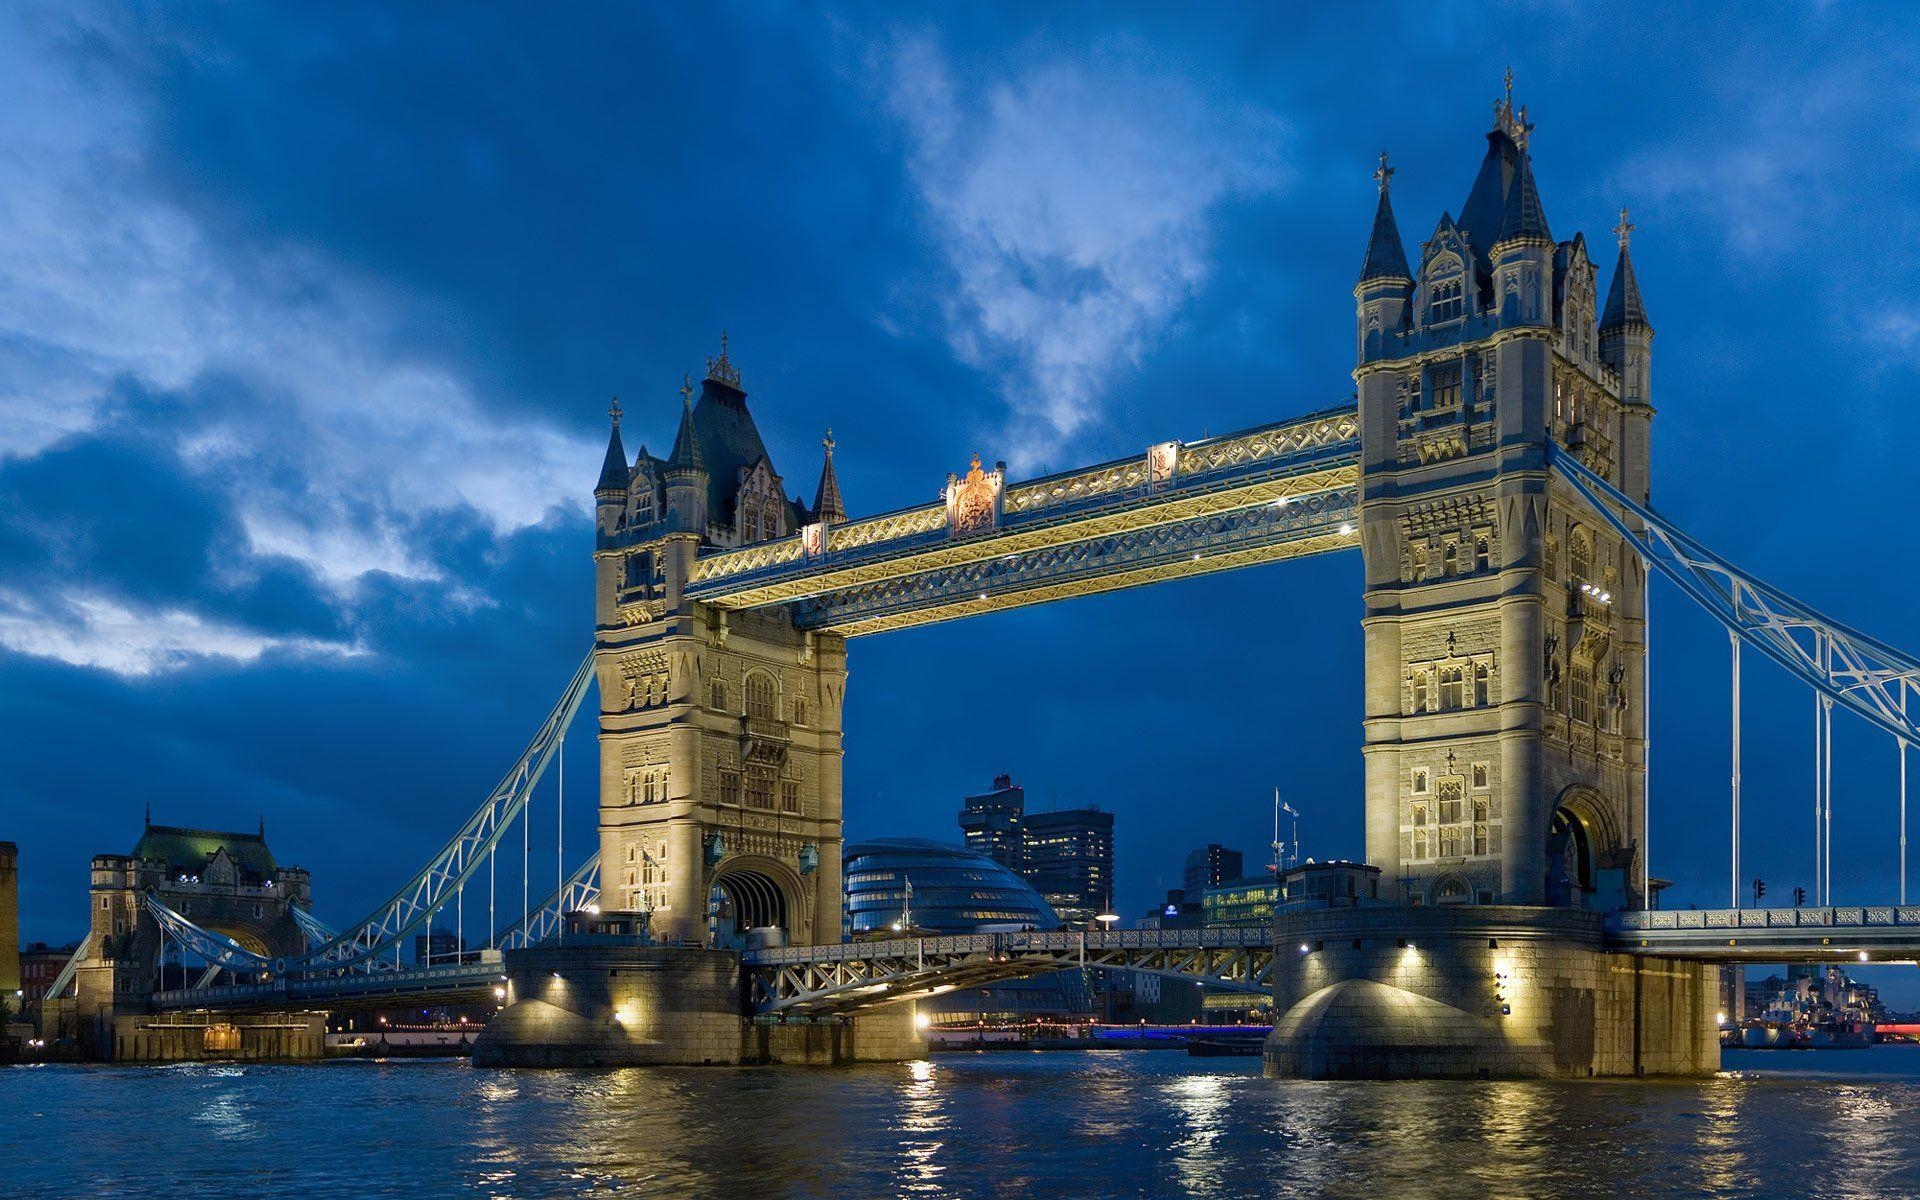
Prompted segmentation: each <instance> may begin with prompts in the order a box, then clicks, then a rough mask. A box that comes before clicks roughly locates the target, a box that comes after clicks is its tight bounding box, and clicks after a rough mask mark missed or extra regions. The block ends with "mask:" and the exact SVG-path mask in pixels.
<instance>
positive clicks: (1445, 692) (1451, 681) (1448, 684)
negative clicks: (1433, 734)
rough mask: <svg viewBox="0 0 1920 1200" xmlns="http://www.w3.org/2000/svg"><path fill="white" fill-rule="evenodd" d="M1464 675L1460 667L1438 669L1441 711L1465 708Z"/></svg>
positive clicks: (1465, 679)
mask: <svg viewBox="0 0 1920 1200" xmlns="http://www.w3.org/2000/svg"><path fill="white" fill-rule="evenodd" d="M1466 675H1467V673H1466V671H1465V670H1464V669H1463V668H1461V667H1441V668H1440V707H1441V709H1443V710H1445V709H1450V708H1465V707H1466V706H1467V694H1466V693H1467V678H1466Z"/></svg>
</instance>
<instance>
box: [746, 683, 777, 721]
mask: <svg viewBox="0 0 1920 1200" xmlns="http://www.w3.org/2000/svg"><path fill="white" fill-rule="evenodd" d="M747 715H748V716H749V717H754V718H757V719H759V720H762V721H772V720H776V719H778V715H779V712H778V708H777V705H776V702H775V699H774V694H773V679H772V678H771V677H770V676H767V675H763V674H760V673H758V672H755V673H754V674H752V675H749V676H747Z"/></svg>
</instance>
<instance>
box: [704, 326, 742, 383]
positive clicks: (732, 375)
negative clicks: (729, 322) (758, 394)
mask: <svg viewBox="0 0 1920 1200" xmlns="http://www.w3.org/2000/svg"><path fill="white" fill-rule="evenodd" d="M707 378H708V379H711V380H713V381H714V382H715V383H724V384H726V385H727V386H728V387H730V388H734V389H736V390H737V389H738V388H739V387H740V368H738V367H736V366H734V365H733V360H732V359H730V358H728V357H727V331H726V330H724V329H723V330H721V331H720V357H719V358H714V357H712V356H709V357H708V358H707Z"/></svg>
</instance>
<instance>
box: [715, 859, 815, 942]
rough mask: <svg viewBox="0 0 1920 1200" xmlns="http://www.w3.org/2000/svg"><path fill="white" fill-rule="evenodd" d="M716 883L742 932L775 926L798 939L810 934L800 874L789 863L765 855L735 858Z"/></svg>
mask: <svg viewBox="0 0 1920 1200" xmlns="http://www.w3.org/2000/svg"><path fill="white" fill-rule="evenodd" d="M712 883H713V886H714V887H717V888H720V889H721V890H722V891H724V892H726V894H727V898H728V899H729V900H731V901H732V902H733V911H734V921H735V923H736V927H737V928H738V929H739V930H740V931H742V932H745V931H746V930H748V929H754V928H760V927H762V926H767V925H773V926H778V927H779V928H781V929H784V930H786V931H787V933H788V935H789V936H791V937H794V938H796V939H798V938H802V937H805V936H807V934H808V933H809V930H808V929H807V928H806V924H807V922H806V919H805V914H806V892H805V889H804V887H803V885H802V884H801V882H800V873H799V872H798V871H796V870H795V869H794V868H793V867H791V866H788V865H787V864H786V863H785V862H782V861H781V860H779V859H777V858H772V857H769V856H767V855H764V854H740V855H734V856H731V857H729V858H727V859H726V860H725V861H724V862H722V863H721V864H720V866H719V867H718V868H717V869H715V871H714V873H713V881H712Z"/></svg>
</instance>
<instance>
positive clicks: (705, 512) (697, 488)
mask: <svg viewBox="0 0 1920 1200" xmlns="http://www.w3.org/2000/svg"><path fill="white" fill-rule="evenodd" d="M660 474H661V476H662V477H663V478H664V479H665V481H666V485H667V487H666V491H667V520H668V522H669V523H670V524H671V525H672V527H673V528H674V529H677V530H679V531H681V532H683V533H699V534H704V533H705V532H706V529H707V519H708V516H709V512H710V510H709V508H708V497H707V478H708V477H707V464H706V458H705V456H703V455H702V454H701V453H700V435H699V434H698V433H696V432H695V431H694V422H693V380H692V379H691V378H687V379H683V380H682V381H681V383H680V432H679V433H677V434H675V435H674V438H673V453H671V454H669V455H667V466H666V469H665V470H664V471H662V472H661V473H660Z"/></svg>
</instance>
